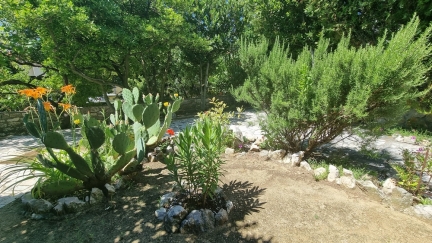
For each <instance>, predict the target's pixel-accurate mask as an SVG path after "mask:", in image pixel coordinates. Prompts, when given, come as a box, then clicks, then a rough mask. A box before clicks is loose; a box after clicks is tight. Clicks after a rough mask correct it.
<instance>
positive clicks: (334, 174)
mask: <svg viewBox="0 0 432 243" xmlns="http://www.w3.org/2000/svg"><path fill="white" fill-rule="evenodd" d="M336 178H339V170H338V168H337V167H336V166H334V165H329V174H328V175H327V180H328V181H330V182H333V181H335V180H336Z"/></svg>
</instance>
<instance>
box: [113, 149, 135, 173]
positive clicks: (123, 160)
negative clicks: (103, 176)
mask: <svg viewBox="0 0 432 243" xmlns="http://www.w3.org/2000/svg"><path fill="white" fill-rule="evenodd" d="M135 155H136V150H131V151H129V152H127V153H125V154H123V155H122V156H120V157H119V158H118V160H117V162H116V163H115V164H114V165H113V166H112V167H111V168H110V170H109V171H108V173H107V174H108V176H110V177H111V176H113V175H114V174H115V173H117V172H119V171H120V170H121V169H123V167H125V166H126V165H127V164H128V163H129V161H131V160H132V158H133V157H135Z"/></svg>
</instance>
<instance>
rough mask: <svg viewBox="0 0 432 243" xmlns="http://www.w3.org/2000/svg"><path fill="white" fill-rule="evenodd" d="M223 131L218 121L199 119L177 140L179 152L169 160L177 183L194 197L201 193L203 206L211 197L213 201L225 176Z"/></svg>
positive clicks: (169, 167) (167, 161)
mask: <svg viewBox="0 0 432 243" xmlns="http://www.w3.org/2000/svg"><path fill="white" fill-rule="evenodd" d="M222 131H223V126H222V125H221V124H220V123H219V122H218V121H216V120H211V119H210V118H209V117H206V118H203V119H200V120H198V121H197V122H196V124H195V125H194V126H193V127H188V128H186V129H185V130H184V131H183V132H182V133H180V134H179V136H178V138H177V139H176V140H175V144H176V146H177V147H178V150H177V151H176V152H175V154H174V155H170V156H168V157H167V159H166V163H167V167H168V170H169V171H170V172H171V173H172V175H173V176H174V180H175V181H176V183H177V184H178V185H179V186H180V187H181V188H182V189H183V190H186V191H189V192H190V193H191V195H194V194H195V195H197V194H198V192H199V191H201V192H202V200H203V201H202V202H203V204H206V201H207V198H208V197H213V194H214V191H215V189H216V188H217V184H218V182H219V177H220V176H221V175H222V169H221V165H222V164H223V163H224V162H223V160H222V159H221V158H220V154H221V153H222V148H223V146H222V144H223V139H222V137H221V136H220V134H221V133H222Z"/></svg>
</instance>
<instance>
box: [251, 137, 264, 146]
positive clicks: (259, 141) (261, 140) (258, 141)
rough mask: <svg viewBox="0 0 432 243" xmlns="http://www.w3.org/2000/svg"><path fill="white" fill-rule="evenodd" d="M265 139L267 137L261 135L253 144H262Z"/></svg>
mask: <svg viewBox="0 0 432 243" xmlns="http://www.w3.org/2000/svg"><path fill="white" fill-rule="evenodd" d="M265 140H266V139H265V137H264V136H262V135H261V136H259V137H258V138H257V139H256V140H255V142H254V143H253V144H254V145H257V146H260V145H261V144H262V143H263V142H264V141H265Z"/></svg>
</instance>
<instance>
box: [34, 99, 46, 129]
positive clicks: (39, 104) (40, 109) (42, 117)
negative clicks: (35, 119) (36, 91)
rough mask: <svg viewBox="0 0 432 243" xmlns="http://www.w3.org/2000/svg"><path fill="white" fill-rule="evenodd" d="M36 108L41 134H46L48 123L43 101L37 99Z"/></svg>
mask: <svg viewBox="0 0 432 243" xmlns="http://www.w3.org/2000/svg"><path fill="white" fill-rule="evenodd" d="M36 106H37V110H38V113H39V122H40V125H41V128H42V132H43V133H46V132H47V131H48V121H47V116H46V111H45V108H44V105H43V100H42V99H38V100H37V105H36Z"/></svg>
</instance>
